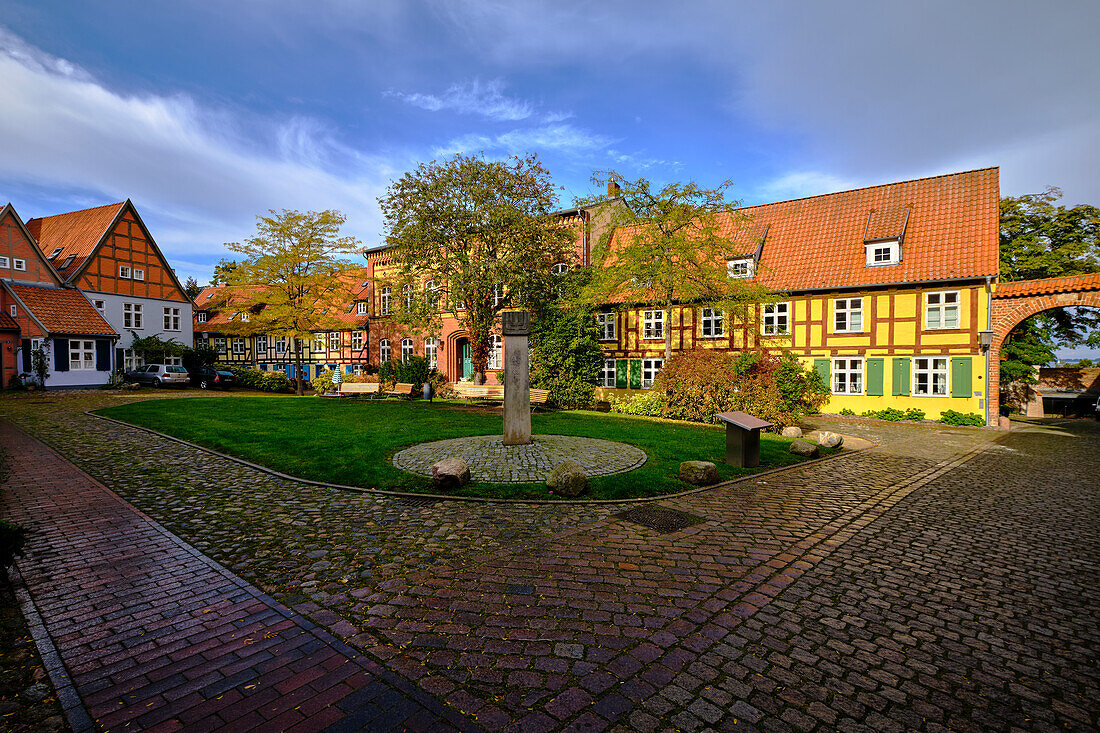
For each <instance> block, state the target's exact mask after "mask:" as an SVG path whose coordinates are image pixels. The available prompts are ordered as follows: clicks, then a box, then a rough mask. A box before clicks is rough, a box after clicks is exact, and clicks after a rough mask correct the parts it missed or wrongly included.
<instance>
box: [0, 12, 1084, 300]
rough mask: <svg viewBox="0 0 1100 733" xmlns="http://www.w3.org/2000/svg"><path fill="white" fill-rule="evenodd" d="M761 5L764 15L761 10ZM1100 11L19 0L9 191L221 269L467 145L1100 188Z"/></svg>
mask: <svg viewBox="0 0 1100 733" xmlns="http://www.w3.org/2000/svg"><path fill="white" fill-rule="evenodd" d="M760 6H765V7H760ZM1098 21H1100V5H1098V4H1097V3H1095V2H1091V1H1082V2H1059V3H1054V4H1049V5H1043V4H1039V3H1033V2H1028V3H1024V2H1011V1H1010V2H968V3H957V2H922V3H906V4H901V3H872V2H865V3H864V2H860V3H854V2H842V1H831V2H828V3H803V2H782V1H781V2H769V3H738V2H720V1H717V0H713V1H710V2H706V1H704V2H694V3H688V4H684V5H682V6H679V7H674V6H673V4H672V3H663V2H644V1H634V2H619V1H617V0H604V1H603V2H591V3H588V2H565V1H564V0H563V1H559V2H527V1H524V0H515V1H507V0H503V1H500V2H486V1H469V2H460V1H458V0H453V1H442V0H441V1H440V2H424V1H417V0H392V1H385V0H381V1H378V2H357V1H355V0H314V1H312V2H306V3H303V2H284V1H282V0H239V1H237V2H232V3H226V2H224V1H221V2H186V1H183V0H177V1H176V2H172V3H160V2H147V1H144V0H132V1H128V2H126V1H122V0H116V1H115V2H110V3H102V2H97V3H74V2H71V1H53V0H0V109H2V110H3V111H4V113H3V114H2V115H0V200H10V201H12V203H14V204H15V206H16V208H17V210H18V211H19V212H20V213H21V214H22V215H23V216H24V217H25V218H31V217H34V216H41V215H47V214H52V213H58V212H61V211H66V210H72V209H75V208H82V207H86V206H93V205H98V204H101V203H106V202H109V201H115V200H120V199H123V198H126V197H129V198H132V199H133V200H134V202H135V203H136V205H137V206H138V209H139V211H141V213H142V215H143V216H144V218H145V220H146V222H147V223H148V224H149V226H150V228H151V229H152V231H153V235H154V237H155V238H156V239H157V241H158V243H159V244H160V245H161V247H162V249H164V250H165V252H166V253H167V254H168V256H169V258H170V259H171V260H172V262H173V263H174V265H175V266H176V267H177V270H178V271H179V273H180V274H181V276H183V277H186V276H189V275H194V276H196V277H197V278H198V279H199V280H200V281H201V282H205V281H206V280H207V279H208V278H209V275H210V272H211V268H212V267H213V265H214V263H215V262H216V261H217V260H218V259H219V258H220V257H222V256H224V255H225V250H224V249H223V247H222V244H223V243H224V242H226V241H233V240H236V239H239V238H242V237H245V236H247V235H248V234H249V233H250V232H251V231H252V230H253V226H254V221H255V215H256V214H258V213H262V212H264V211H266V210H267V209H270V208H274V209H279V208H293V209H319V208H337V209H340V210H342V211H343V212H344V213H345V214H346V215H347V217H348V222H347V225H346V230H347V231H348V232H349V233H351V234H354V235H356V236H358V237H360V238H361V239H362V241H363V242H364V244H367V245H374V244H376V243H377V242H378V241H379V237H380V217H379V214H378V208H377V204H376V199H377V197H378V196H379V195H380V194H381V193H382V192H383V191H384V189H385V187H386V185H387V183H388V182H389V181H390V180H391V179H392V178H393V177H395V176H396V175H399V174H400V173H401V172H403V171H405V170H408V169H409V168H411V167H413V166H414V165H416V164H417V163H418V162H421V161H427V160H431V159H433V158H437V157H439V156H443V155H446V154H448V153H451V152H455V151H463V152H476V151H481V150H483V151H485V152H486V153H487V154H488V155H490V156H500V155H506V154H509V153H525V152H528V151H530V152H536V153H538V154H539V155H540V156H541V158H542V159H543V161H544V163H545V164H546V165H547V167H548V168H549V169H550V170H551V172H552V173H553V175H554V178H555V181H556V182H557V183H558V184H560V185H561V186H562V187H563V189H564V190H563V191H562V204H563V205H568V204H569V203H570V202H571V200H572V197H573V196H574V195H577V194H585V193H588V192H589V190H590V188H589V184H588V178H589V176H590V174H591V172H592V171H593V170H594V169H607V168H614V169H616V170H618V171H620V172H621V173H623V174H624V175H626V176H628V177H636V176H646V177H648V178H651V179H655V180H657V181H667V180H677V179H680V180H682V179H696V180H698V181H700V182H701V183H704V184H711V185H713V184H717V183H719V182H720V181H722V180H724V179H726V178H729V179H732V180H734V181H735V183H736V184H737V186H736V188H735V196H736V197H738V198H740V199H742V200H743V201H745V202H746V203H756V202H761V201H770V200H779V199H783V198H790V197H795V196H802V195H809V194H816V193H823V192H827V191H835V190H841V189H844V188H850V187H856V186H860V185H867V184H874V183H882V182H887V181H893V180H902V179H906V178H913V177H919V176H924V175H931V174H937V173H943V172H949V171H956V170H966V169H970V168H975V167H981V166H986V165H1000V166H1002V174H1001V182H1002V193H1005V194H1019V193H1028V192H1036V191H1040V190H1042V189H1043V188H1044V187H1046V186H1048V185H1057V186H1060V187H1062V188H1063V189H1064V190H1065V192H1066V198H1065V200H1066V202H1067V203H1080V202H1088V203H1097V202H1100V176H1097V175H1096V171H1097V170H1100V75H1098V74H1097V73H1096V69H1098V68H1100V44H1096V43H1095V38H1094V33H1095V30H1096V28H1097V27H1100V23H1098Z"/></svg>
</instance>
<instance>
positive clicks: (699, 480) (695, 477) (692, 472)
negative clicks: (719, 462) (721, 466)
mask: <svg viewBox="0 0 1100 733" xmlns="http://www.w3.org/2000/svg"><path fill="white" fill-rule="evenodd" d="M680 480H681V481H683V482H685V483H689V484H692V485H694V486H710V485H711V484H716V483H718V468H717V467H716V466H715V465H714V464H713V463H711V462H710V461H684V462H683V463H681V464H680Z"/></svg>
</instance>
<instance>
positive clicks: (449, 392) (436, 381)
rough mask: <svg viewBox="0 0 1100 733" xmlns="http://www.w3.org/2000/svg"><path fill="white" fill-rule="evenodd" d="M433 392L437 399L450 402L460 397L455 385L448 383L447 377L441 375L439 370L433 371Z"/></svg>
mask: <svg viewBox="0 0 1100 733" xmlns="http://www.w3.org/2000/svg"><path fill="white" fill-rule="evenodd" d="M430 381H431V383H432V391H433V392H434V393H435V396H436V397H439V398H440V399H444V400H449V399H452V398H454V397H458V392H455V388H454V385H452V384H451V383H450V382H448V381H447V377H446V376H444V375H443V374H441V373H440V372H439V371H438V370H437V369H432V376H431V380H430Z"/></svg>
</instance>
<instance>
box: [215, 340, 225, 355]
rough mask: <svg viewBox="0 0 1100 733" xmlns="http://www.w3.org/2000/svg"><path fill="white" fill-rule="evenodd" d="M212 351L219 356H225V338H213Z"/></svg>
mask: <svg viewBox="0 0 1100 733" xmlns="http://www.w3.org/2000/svg"><path fill="white" fill-rule="evenodd" d="M214 351H215V352H217V353H219V354H225V353H227V352H228V349H227V348H226V343H225V336H215V337H214Z"/></svg>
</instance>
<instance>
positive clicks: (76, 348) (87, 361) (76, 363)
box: [69, 339, 95, 372]
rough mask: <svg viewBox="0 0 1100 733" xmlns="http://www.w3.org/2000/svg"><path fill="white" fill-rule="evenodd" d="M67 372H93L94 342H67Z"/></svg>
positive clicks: (86, 340)
mask: <svg viewBox="0 0 1100 733" xmlns="http://www.w3.org/2000/svg"><path fill="white" fill-rule="evenodd" d="M69 371H71V372H87V371H95V341H90V340H88V339H70V340H69Z"/></svg>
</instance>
